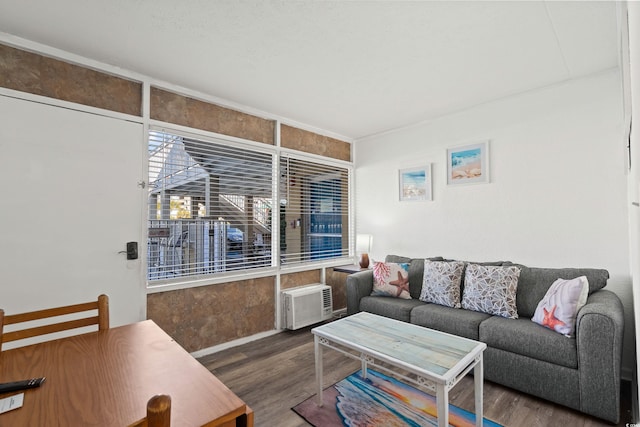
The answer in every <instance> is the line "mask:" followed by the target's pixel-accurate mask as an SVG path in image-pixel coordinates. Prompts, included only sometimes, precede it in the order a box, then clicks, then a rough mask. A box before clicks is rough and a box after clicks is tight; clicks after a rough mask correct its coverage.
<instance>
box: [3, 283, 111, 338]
mask: <svg viewBox="0 0 640 427" xmlns="http://www.w3.org/2000/svg"><path fill="white" fill-rule="evenodd" d="M90 310H98V314H97V315H96V316H90V313H85V317H82V318H80V319H75V320H68V321H59V322H53V323H49V324H46V325H41V326H32V327H28V326H26V325H25V327H24V328H23V329H17V330H12V331H10V332H6V333H5V332H4V327H5V326H6V325H15V324H21V323H26V322H31V321H33V320H39V319H48V318H50V317H56V316H64V315H67V314H74V313H83V312H87V311H90ZM90 325H98V330H105V329H109V297H108V296H107V295H100V296H99V297H98V300H97V301H92V302H87V303H82V304H74V305H67V306H64V307H56V308H48V309H45V310H38V311H31V312H27V313H20V314H10V315H5V314H4V310H2V309H0V351H1V350H2V344H3V343H5V342H11V341H18V340H23V339H26V338H31V337H35V336H40V335H47V334H52V333H54V332H61V331H67V330H70V329H76V328H82V327H84V326H90Z"/></svg>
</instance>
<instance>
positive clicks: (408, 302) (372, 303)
mask: <svg viewBox="0 0 640 427" xmlns="http://www.w3.org/2000/svg"><path fill="white" fill-rule="evenodd" d="M424 304H425V303H424V302H422V301H420V300H417V299H401V298H394V297H383V296H368V297H364V298H362V299H361V300H360V310H362V311H366V312H369V313H373V314H379V315H380V316H385V317H390V318H392V319H396V320H402V321H403V322H409V321H410V320H411V310H413V309H414V308H415V307H417V306H420V305H424Z"/></svg>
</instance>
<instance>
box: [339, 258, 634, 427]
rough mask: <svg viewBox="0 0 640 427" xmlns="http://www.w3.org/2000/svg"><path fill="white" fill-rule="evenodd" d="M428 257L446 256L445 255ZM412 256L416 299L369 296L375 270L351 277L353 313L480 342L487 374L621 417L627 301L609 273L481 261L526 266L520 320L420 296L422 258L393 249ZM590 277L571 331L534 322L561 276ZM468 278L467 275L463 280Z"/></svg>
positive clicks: (520, 294) (349, 295)
mask: <svg viewBox="0 0 640 427" xmlns="http://www.w3.org/2000/svg"><path fill="white" fill-rule="evenodd" d="M429 259H430V260H442V258H440V257H436V258H429ZM386 261H387V262H402V263H409V290H410V294H411V297H412V298H411V299H399V298H393V297H385V296H371V292H372V288H373V273H372V271H371V270H365V271H361V272H359V273H355V274H352V275H350V276H349V277H348V278H347V314H354V313H357V312H359V311H366V312H370V313H375V314H378V315H382V316H387V317H391V318H394V319H398V320H402V321H405V322H411V323H414V324H417V325H422V326H425V327H429V328H432V329H436V330H440V331H444V332H448V333H451V334H455V335H459V336H463V337H466V338H471V339H474V340H478V341H482V342H484V343H486V344H487V349H486V351H485V353H484V375H485V379H487V380H489V381H493V382H496V383H499V384H503V385H505V386H507V387H511V388H513V389H516V390H519V391H522V392H525V393H529V394H532V395H534V396H538V397H540V398H543V399H546V400H549V401H552V402H555V403H558V404H561V405H564V406H567V407H569V408H573V409H576V410H578V411H581V412H584V413H586V414H589V415H593V416H595V417H598V418H601V419H604V420H607V421H610V422H612V423H617V422H618V421H619V419H620V364H621V357H622V334H623V327H624V316H623V307H622V304H621V302H620V299H619V298H618V297H617V295H616V294H614V293H613V292H610V291H608V290H605V289H602V288H604V287H605V285H606V284H607V279H608V278H609V273H608V272H607V271H606V270H602V269H593V268H562V269H554V268H533V267H526V266H523V265H518V264H513V263H511V262H495V263H494V262H491V263H478V264H485V265H517V266H518V267H520V277H519V279H518V285H517V294H516V305H517V311H518V318H517V319H508V318H504V317H499V316H493V315H490V314H486V313H481V312H476V311H470V310H465V309H462V308H450V307H446V306H442V305H437V304H432V303H425V302H422V301H420V300H419V299H418V298H419V297H420V291H421V289H422V280H423V271H424V259H422V258H420V259H411V258H406V257H401V256H394V255H390V256H387V258H386ZM583 275H584V276H586V277H587V279H588V281H589V297H588V299H587V303H586V305H584V307H582V309H581V310H580V311H579V312H578V316H577V324H576V333H575V335H574V336H573V337H571V338H569V337H566V336H564V335H561V334H559V333H556V332H554V331H552V330H550V329H547V328H545V327H542V326H540V325H538V324H537V323H534V322H532V321H531V317H532V316H533V314H534V312H535V310H536V307H537V305H538V302H539V301H540V300H541V299H542V298H543V297H544V296H545V294H546V292H547V290H548V289H549V287H550V286H551V284H552V283H553V282H554V281H555V280H556V279H558V278H563V279H573V278H575V277H578V276H583ZM463 283H464V279H463Z"/></svg>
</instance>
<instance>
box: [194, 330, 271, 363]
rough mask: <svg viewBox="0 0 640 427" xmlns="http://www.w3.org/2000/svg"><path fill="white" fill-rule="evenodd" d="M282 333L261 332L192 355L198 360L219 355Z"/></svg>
mask: <svg viewBox="0 0 640 427" xmlns="http://www.w3.org/2000/svg"><path fill="white" fill-rule="evenodd" d="M280 332H282V331H279V330H277V329H274V330H272V331H267V332H260V333H259V334H255V335H251V336H248V337H244V338H239V339H237V340H233V341H228V342H225V343H222V344H218V345H214V346H213V347H208V348H203V349H202V350H197V351H194V352H192V353H191V355H192V356H193V357H195V358H196V359H197V358H198V357H204V356H208V355H210V354H213V353H217V352H219V351H222V350H227V349H229V348H233V347H237V346H239V345H242V344H247V343H250V342H251V341H256V340H259V339H261V338H266V337H270V336H271V335H275V334H279V333H280Z"/></svg>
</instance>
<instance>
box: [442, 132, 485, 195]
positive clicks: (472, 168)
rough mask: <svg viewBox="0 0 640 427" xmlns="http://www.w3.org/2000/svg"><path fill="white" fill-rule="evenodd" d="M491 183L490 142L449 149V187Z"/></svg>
mask: <svg viewBox="0 0 640 427" xmlns="http://www.w3.org/2000/svg"><path fill="white" fill-rule="evenodd" d="M484 182H489V141H483V142H478V143H476V144H469V145H464V146H459V147H453V148H448V149H447V185H457V184H475V183H484Z"/></svg>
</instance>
